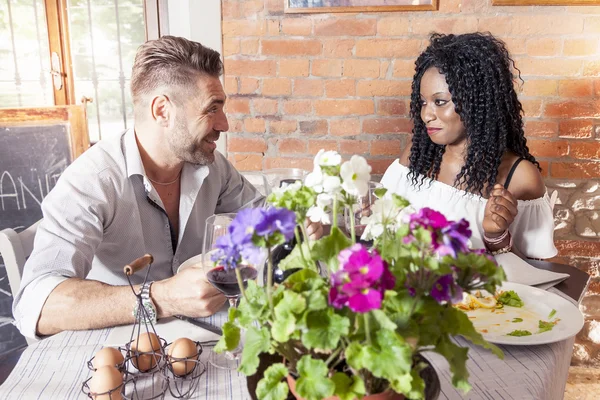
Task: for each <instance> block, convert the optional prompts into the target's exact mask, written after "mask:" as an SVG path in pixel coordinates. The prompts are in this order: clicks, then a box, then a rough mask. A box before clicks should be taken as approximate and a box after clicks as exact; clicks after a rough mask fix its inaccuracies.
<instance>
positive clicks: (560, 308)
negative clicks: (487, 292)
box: [466, 282, 584, 345]
mask: <svg viewBox="0 0 600 400" xmlns="http://www.w3.org/2000/svg"><path fill="white" fill-rule="evenodd" d="M500 289H501V290H514V291H515V292H516V293H517V294H518V295H519V297H520V298H521V300H523V303H524V306H523V307H508V306H504V308H502V309H500V310H496V311H497V312H492V310H490V309H483V308H479V309H477V310H473V311H468V312H467V313H466V314H467V315H468V316H469V318H470V319H471V322H473V325H474V326H475V329H477V331H478V332H480V333H481V334H482V335H483V337H484V338H485V340H487V341H488V342H491V343H496V344H508V345H536V344H546V343H554V342H560V341H561V340H564V339H568V338H570V337H573V336H575V335H576V334H577V333H578V332H579V331H580V330H581V328H583V322H584V321H583V315H582V314H581V311H579V308H577V306H575V305H574V304H573V303H571V302H570V301H568V300H566V299H564V298H562V297H560V296H558V295H556V294H554V293H550V292H547V291H545V290H541V289H538V288H535V287H531V286H526V285H521V284H519V283H511V282H505V283H504V284H502V287H501V288H500ZM552 310H556V313H555V314H554V316H553V317H552V319H551V320H552V321H554V320H556V319H560V321H559V322H558V323H557V324H556V325H555V326H554V328H553V329H552V330H551V331H547V332H543V333H536V332H537V331H538V323H539V320H542V321H551V320H550V319H549V318H548V316H549V315H550V313H551V312H552ZM502 312H504V313H502ZM473 317H474V318H473ZM513 318H522V319H523V322H516V323H515V322H511V321H512V320H513ZM484 329H485V330H487V332H483V331H482V330H484ZM517 329H519V330H528V331H530V332H531V333H532V335H531V336H508V335H507V333H509V332H512V331H514V330H517Z"/></svg>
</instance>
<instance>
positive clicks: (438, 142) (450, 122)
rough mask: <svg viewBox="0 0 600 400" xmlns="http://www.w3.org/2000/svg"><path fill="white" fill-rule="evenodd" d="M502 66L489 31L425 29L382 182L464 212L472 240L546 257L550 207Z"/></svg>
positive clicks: (500, 48) (417, 199) (506, 61)
mask: <svg viewBox="0 0 600 400" xmlns="http://www.w3.org/2000/svg"><path fill="white" fill-rule="evenodd" d="M511 67H514V61H513V60H512V59H511V58H510V55H509V53H508V50H507V49H506V46H505V45H504V43H503V42H501V41H500V40H498V39H496V38H494V37H493V36H492V35H490V34H482V33H470V34H464V35H441V34H433V35H432V37H431V42H430V44H429V46H428V47H427V49H426V50H425V51H424V52H423V53H422V54H421V55H420V56H419V58H418V59H417V61H416V73H415V76H414V79H413V84H412V95H411V103H410V114H411V118H412V119H413V121H414V128H413V136H412V143H411V145H410V146H408V147H407V148H406V149H405V151H404V152H403V154H402V155H401V157H400V159H399V160H396V161H395V162H394V163H392V165H390V167H389V168H388V169H387V171H386V173H385V175H384V177H383V179H382V183H383V185H384V186H385V187H387V188H388V189H389V190H391V191H392V192H394V193H397V194H399V195H402V196H404V197H406V198H407V199H408V200H410V201H411V203H412V204H413V206H415V207H416V208H421V207H430V208H433V209H435V210H438V211H440V212H442V213H444V214H445V215H446V216H447V217H448V218H449V219H455V220H456V219H460V218H466V219H467V220H468V221H469V223H470V226H471V230H472V231H473V236H472V238H471V240H472V247H473V248H486V249H487V250H488V251H490V252H491V253H492V254H501V253H508V252H514V253H517V254H520V255H524V256H526V257H530V258H549V257H553V256H555V255H556V253H557V251H556V248H555V247H554V241H553V231H554V220H553V215H552V205H551V202H550V199H549V197H548V194H547V192H546V187H545V185H544V181H543V179H542V176H541V174H540V168H539V164H538V162H537V161H536V160H535V158H534V157H533V156H532V155H531V153H530V152H529V149H528V148H527V140H526V139H525V134H524V132H523V120H522V116H521V114H522V112H523V108H522V106H521V103H520V102H519V100H518V98H517V93H516V91H515V89H514V85H513V83H514V82H513V80H514V76H513V73H512V68H511ZM515 69H516V68H515ZM517 71H518V70H517Z"/></svg>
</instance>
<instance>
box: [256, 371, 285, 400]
mask: <svg viewBox="0 0 600 400" xmlns="http://www.w3.org/2000/svg"><path fill="white" fill-rule="evenodd" d="M287 374H288V369H287V368H286V367H285V365H283V364H282V363H277V364H273V365H271V366H270V367H269V368H267V369H266V371H265V373H264V375H263V378H262V379H261V380H260V382H258V386H256V395H257V396H258V398H259V399H261V400H285V399H286V398H287V395H288V385H287V383H285V382H282V380H283V379H284V378H285V377H286V376H287Z"/></svg>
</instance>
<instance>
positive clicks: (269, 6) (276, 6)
mask: <svg viewBox="0 0 600 400" xmlns="http://www.w3.org/2000/svg"><path fill="white" fill-rule="evenodd" d="M238 4H239V3H238ZM284 5H285V3H284V2H282V1H279V0H265V11H266V12H267V14H270V15H281V14H283V12H284V11H285V7H284Z"/></svg>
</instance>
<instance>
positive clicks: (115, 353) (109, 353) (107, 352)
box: [92, 347, 124, 369]
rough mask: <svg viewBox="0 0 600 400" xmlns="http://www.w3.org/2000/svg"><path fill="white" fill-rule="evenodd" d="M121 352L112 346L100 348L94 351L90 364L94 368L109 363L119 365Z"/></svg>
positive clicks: (121, 356) (121, 362) (121, 358)
mask: <svg viewBox="0 0 600 400" xmlns="http://www.w3.org/2000/svg"><path fill="white" fill-rule="evenodd" d="M123 360H124V358H123V354H121V352H120V351H119V350H117V349H115V348H114V347H104V348H103V349H102V350H100V351H99V352H97V353H96V355H95V356H94V359H93V360H92V364H93V366H94V369H98V368H100V367H104V366H106V365H110V366H113V367H117V368H119V367H121V365H123Z"/></svg>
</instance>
